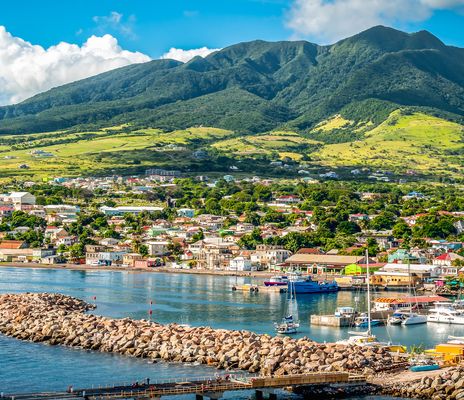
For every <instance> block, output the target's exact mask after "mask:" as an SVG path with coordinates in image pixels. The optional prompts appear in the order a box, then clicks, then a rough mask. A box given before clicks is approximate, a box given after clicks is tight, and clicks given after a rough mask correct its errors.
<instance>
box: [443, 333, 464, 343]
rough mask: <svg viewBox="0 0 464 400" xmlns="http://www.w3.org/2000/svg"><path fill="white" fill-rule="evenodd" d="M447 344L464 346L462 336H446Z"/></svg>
mask: <svg viewBox="0 0 464 400" xmlns="http://www.w3.org/2000/svg"><path fill="white" fill-rule="evenodd" d="M447 343H449V344H463V345H464V336H451V335H449V336H448V342H447Z"/></svg>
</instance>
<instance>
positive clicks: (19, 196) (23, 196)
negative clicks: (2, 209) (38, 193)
mask: <svg viewBox="0 0 464 400" xmlns="http://www.w3.org/2000/svg"><path fill="white" fill-rule="evenodd" d="M6 200H7V201H9V202H11V203H12V204H13V206H14V208H15V209H16V210H21V209H22V206H34V205H35V201H36V198H35V196H34V195H32V194H30V193H29V192H12V193H10V194H9V195H8V197H7V199H6Z"/></svg>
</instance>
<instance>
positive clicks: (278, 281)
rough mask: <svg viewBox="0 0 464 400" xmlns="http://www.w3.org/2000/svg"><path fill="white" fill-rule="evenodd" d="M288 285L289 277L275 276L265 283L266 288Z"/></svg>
mask: <svg viewBox="0 0 464 400" xmlns="http://www.w3.org/2000/svg"><path fill="white" fill-rule="evenodd" d="M287 285H288V276H285V275H275V276H273V277H271V278H270V279H269V280H268V281H264V286H287Z"/></svg>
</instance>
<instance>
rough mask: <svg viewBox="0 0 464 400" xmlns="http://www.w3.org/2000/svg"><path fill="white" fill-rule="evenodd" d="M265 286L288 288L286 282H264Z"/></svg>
mask: <svg viewBox="0 0 464 400" xmlns="http://www.w3.org/2000/svg"><path fill="white" fill-rule="evenodd" d="M264 286H287V283H286V282H264Z"/></svg>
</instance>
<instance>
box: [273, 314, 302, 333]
mask: <svg viewBox="0 0 464 400" xmlns="http://www.w3.org/2000/svg"><path fill="white" fill-rule="evenodd" d="M275 328H276V332H277V333H279V334H281V335H293V334H295V333H298V329H297V328H298V326H296V325H295V324H294V323H293V322H286V321H285V318H284V319H283V320H282V322H281V323H279V324H275Z"/></svg>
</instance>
